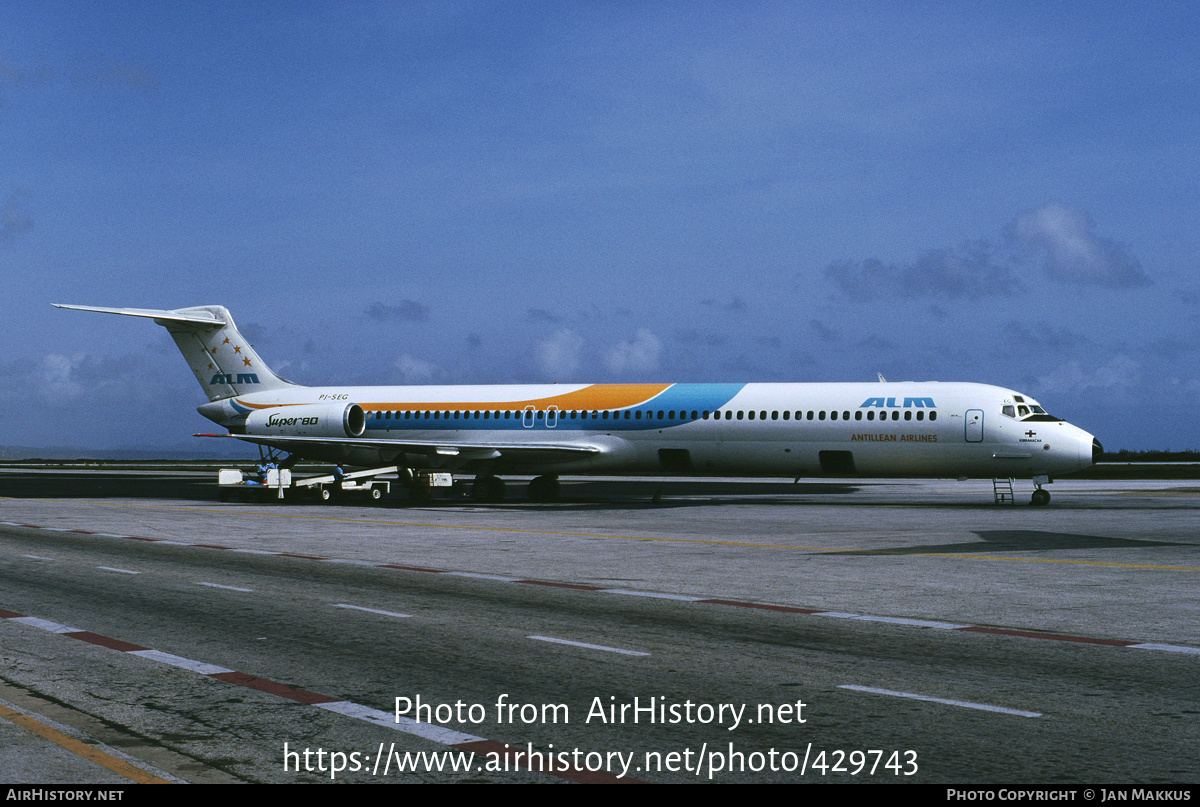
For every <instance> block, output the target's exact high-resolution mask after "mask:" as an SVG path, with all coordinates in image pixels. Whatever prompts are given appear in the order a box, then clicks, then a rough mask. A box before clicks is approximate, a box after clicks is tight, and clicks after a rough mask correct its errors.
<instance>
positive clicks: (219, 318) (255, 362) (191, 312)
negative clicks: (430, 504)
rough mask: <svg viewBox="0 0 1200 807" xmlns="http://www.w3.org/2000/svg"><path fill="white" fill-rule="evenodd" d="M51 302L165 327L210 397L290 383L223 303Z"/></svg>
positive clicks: (210, 398)
mask: <svg viewBox="0 0 1200 807" xmlns="http://www.w3.org/2000/svg"><path fill="white" fill-rule="evenodd" d="M54 307H55V308H71V309H75V310H77V311H99V312H100V313H102V314H123V315H125V316H129V317H146V318H148V319H153V320H154V321H155V322H157V323H158V324H159V325H161V326H163V327H164V328H166V329H167V330H168V331H169V332H170V334H171V337H172V338H174V340H175V344H176V345H178V346H179V350H180V352H182V353H183V357H184V358H185V359H187V363H188V364H189V365H191V368H192V372H193V373H195V374H196V380H197V381H199V382H200V386H201V387H203V388H204V393H205V394H206V395H208V399H209V400H210V401H219V400H221V399H222V398H229V397H232V396H234V395H246V394H248V393H251V392H265V391H268V390H274V389H283V388H285V387H292V386H295V385H294V384H292V383H291V382H290V381H285V380H283V379H282V378H280V377H279V376H277V375H275V373H273V372H271V370H270V368H268V367H267V365H266V364H265V363H264V362H263V360H262V359H260V358H259V357H258V354H257V353H255V352H254V348H252V347H250V343H249V342H247V341H246V338H245V337H244V336H242V335H241V334H240V333H238V329H237V326H236V325H234V324H233V317H232V316H230V314H229V312H228V311H227V310H225V308H224V306H219V305H201V306H195V307H194V308H180V309H177V310H175V311H160V310H156V309H150V308H99V307H97V306H90V305H59V304H58V303H55V304H54Z"/></svg>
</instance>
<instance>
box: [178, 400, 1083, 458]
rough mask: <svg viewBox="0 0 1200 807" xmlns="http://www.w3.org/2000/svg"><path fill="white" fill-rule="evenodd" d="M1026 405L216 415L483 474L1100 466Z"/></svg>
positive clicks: (240, 410)
mask: <svg viewBox="0 0 1200 807" xmlns="http://www.w3.org/2000/svg"><path fill="white" fill-rule="evenodd" d="M1025 404H1033V407H1032V408H1033V410H1034V411H1036V412H1041V409H1040V408H1039V407H1037V406H1036V402H1034V401H1032V399H1030V398H1028V396H1024V395H1022V394H1020V393H1016V392H1014V391H1012V390H1008V389H1004V388H1002V387H995V386H990V385H985V384H971V383H943V382H900V383H821V384H782V383H781V384H602V385H559V384H554V385H502V386H417V387H300V386H292V387H288V388H286V389H276V390H272V391H269V392H261V393H259V392H250V393H248V394H241V395H236V396H232V397H230V398H226V399H223V400H219V401H214V402H212V403H209V404H206V405H204V406H202V407H200V411H201V413H202V414H204V415H205V416H206V417H209V418H210V419H212V420H214V421H216V422H218V423H222V424H223V425H226V426H228V427H229V428H230V430H231V431H233V432H235V433H236V434H238V435H239V436H241V435H246V436H255V437H257V438H258V439H256V440H254V442H260V443H264V444H267V445H277V446H278V447H280V448H283V449H285V450H287V451H290V452H293V453H297V454H300V455H302V456H308V457H312V458H314V459H324V460H329V461H334V462H344V463H347V464H353V465H364V466H367V465H379V464H400V465H405V466H407V467H410V468H423V469H440V470H450V471H462V472H473V473H500V472H507V473H536V474H617V473H681V474H687V473H700V474H722V475H744V476H787V477H799V476H816V475H822V476H891V477H974V478H990V477H1026V478H1028V477H1039V476H1048V477H1053V476H1057V475H1061V474H1066V473H1070V472H1073V471H1078V470H1080V469H1082V468H1086V467H1088V466H1090V465H1091V464H1092V462H1093V451H1094V449H1096V450H1098V443H1095V441H1094V438H1093V437H1092V435H1091V434H1088V433H1087V432H1085V431H1083V430H1082V429H1079V428H1077V427H1075V426H1072V425H1071V424H1069V423H1066V422H1064V421H1062V420H1058V419H1055V418H1052V417H1050V416H1049V415H1045V414H1044V413H1043V414H1041V415H1037V414H1034V415H1029V414H1028V413H1029V409H1028V408H1027V406H1026V405H1025ZM355 407H357V408H359V409H360V410H361V411H359V412H353V411H352V410H354V409H355ZM1018 411H1024V412H1025V413H1026V414H1025V415H1024V416H1022V415H1020V414H1018ZM352 415H353V417H352ZM354 418H358V420H354ZM272 438H277V439H272ZM443 446H444V448H443ZM539 446H544V447H545V451H542V452H539V450H538V449H539ZM585 449H586V450H585Z"/></svg>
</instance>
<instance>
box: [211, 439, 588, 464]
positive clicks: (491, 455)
mask: <svg viewBox="0 0 1200 807" xmlns="http://www.w3.org/2000/svg"><path fill="white" fill-rule="evenodd" d="M196 436H197V437H234V438H237V439H238V440H245V441H246V442H248V443H257V444H259V445H267V446H273V447H275V448H281V449H283V450H284V451H289V452H292V453H293V454H299V455H301V456H313V457H319V458H325V459H328V458H331V457H338V456H345V457H346V458H347V461H352V460H351V458H352V457H354V456H356V455H359V456H361V454H362V453H371V454H376V455H377V456H379V458H380V459H381V461H383V460H387V461H389V462H390V461H392V460H391V459H388V458H389V457H391V458H393V459H394V458H395V457H396V456H398V455H400V454H415V455H418V456H421V457H425V458H427V460H428V461H429V464H430V465H431V466H437V467H459V466H461V465H464V464H466V463H469V462H478V461H485V460H490V461H500V460H503V462H504V464H505V465H518V466H537V465H555V464H559V463H564V462H571V461H573V460H580V459H585V458H587V457H592V456H596V455H598V454H602V453H604V451H605V449H604V448H603V447H602V446H599V445H594V444H590V443H582V442H581V443H516V442H477V443H476V442H446V441H437V440H390V439H389V440H384V439H375V438H369V437H288V436H274V435H272V436H265V435H257V434H198V435H196Z"/></svg>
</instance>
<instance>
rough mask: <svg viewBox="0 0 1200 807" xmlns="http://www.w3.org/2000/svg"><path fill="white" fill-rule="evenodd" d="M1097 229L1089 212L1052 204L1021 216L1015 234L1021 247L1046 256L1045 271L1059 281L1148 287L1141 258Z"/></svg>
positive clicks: (1013, 235)
mask: <svg viewBox="0 0 1200 807" xmlns="http://www.w3.org/2000/svg"><path fill="white" fill-rule="evenodd" d="M1093 226H1094V225H1093V223H1092V218H1091V216H1089V215H1088V214H1087V213H1086V212H1085V211H1083V210H1080V209H1078V208H1074V207H1067V206H1066V205H1059V204H1049V205H1045V206H1043V207H1040V208H1038V209H1037V210H1034V211H1031V212H1028V213H1022V214H1020V215H1019V216H1017V218H1016V221H1014V222H1013V225H1012V231H1011V232H1012V237H1013V240H1014V241H1015V243H1016V245H1017V246H1018V247H1020V248H1023V249H1025V250H1026V251H1033V252H1040V253H1042V260H1043V263H1042V268H1043V269H1044V270H1045V272H1046V274H1048V275H1050V276H1051V277H1053V278H1055V279H1057V280H1064V281H1068V282H1071V283H1080V284H1083V285H1099V286H1110V287H1114V288H1118V287H1127V286H1144V285H1147V284H1148V283H1149V282H1150V280H1149V278H1147V277H1146V275H1145V274H1144V273H1143V272H1142V267H1141V264H1139V263H1138V261H1137V259H1136V258H1134V257H1133V256H1132V255H1130V254H1129V253H1128V252H1127V251H1126V249H1125V248H1124V247H1123V246H1121V245H1120V244H1117V243H1115V242H1113V241H1109V240H1107V239H1104V238H1099V237H1097V236H1096V235H1095V234H1094V233H1093V232H1092V230H1093Z"/></svg>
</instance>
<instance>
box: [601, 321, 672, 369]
mask: <svg viewBox="0 0 1200 807" xmlns="http://www.w3.org/2000/svg"><path fill="white" fill-rule="evenodd" d="M662 350H663V346H662V342H661V341H660V340H659V338H658V337H657V336H655V335H654V334H653V333H651V332H650V331H648V330H647V329H645V328H638V332H637V334H635V335H634V337H633V339H631V340H627V341H625V342H622V343H621V344H619V345H617V346H616V347H614V348H612V349H611V350H609V351H608V352H607V353H606V354H605V355H604V364H605V366H606V367H608V370H609V372H611V373H614V374H617V375H620V374H624V373H632V374H647V373H652V372H655V371H657V370H658V368H659V365H660V359H661V358H662Z"/></svg>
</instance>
